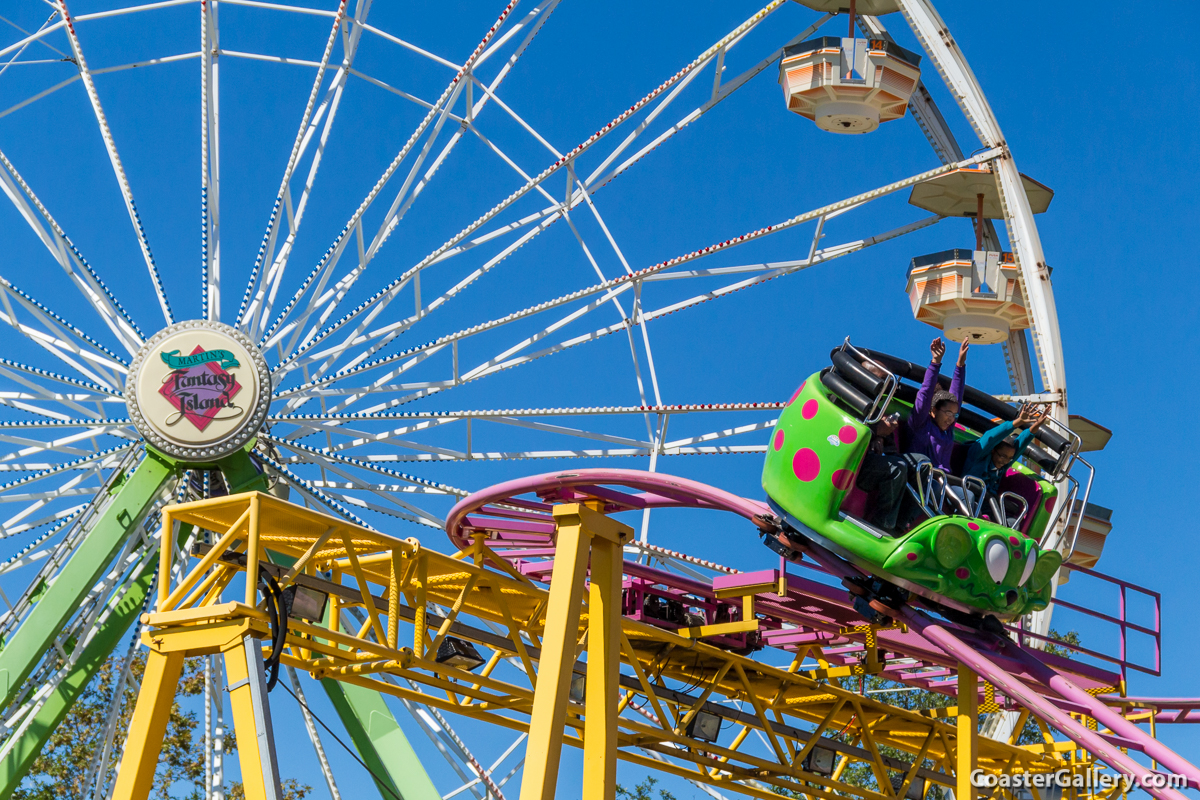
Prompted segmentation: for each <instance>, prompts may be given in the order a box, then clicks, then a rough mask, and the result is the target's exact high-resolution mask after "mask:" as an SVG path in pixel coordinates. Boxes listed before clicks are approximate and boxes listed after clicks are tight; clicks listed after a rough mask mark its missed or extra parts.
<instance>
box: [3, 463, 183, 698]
mask: <svg viewBox="0 0 1200 800" xmlns="http://www.w3.org/2000/svg"><path fill="white" fill-rule="evenodd" d="M175 471H176V466H175V464H174V463H173V462H171V461H169V460H167V459H165V458H163V457H162V456H159V455H157V454H156V453H153V452H151V451H149V450H147V451H146V457H145V458H143V459H142V463H141V464H139V465H138V467H137V469H135V470H134V471H133V474H132V475H130V476H129V479H128V480H126V481H125V483H124V484H122V485H121V486H120V488H119V489H117V491H116V494H115V496H114V497H113V498H112V500H111V501H110V502H109V504H108V507H107V508H105V509H104V510H103V511H102V512H101V514H100V516H99V519H97V520H96V522H95V524H94V525H93V526H92V529H91V530H90V531H88V532H87V534H86V535H85V536H84V539H83V541H82V542H81V543H80V544H79V547H78V549H76V551H75V552H74V553H73V554H72V555H71V558H70V559H69V560H68V561H67V563H66V564H65V565H63V568H62V569H61V570H60V571H59V573H58V575H57V576H56V577H55V578H54V582H53V583H51V584H50V586H49V587H48V588H47V589H46V591H45V594H43V595H42V597H41V598H40V599H39V600H38V601H37V604H36V605H34V607H33V609H32V610H31V611H30V612H29V615H28V616H27V617H26V618H25V620H24V621H23V622H22V623H21V626H20V627H19V628H17V630H16V632H15V633H14V634H13V637H12V639H11V640H10V641H9V642H8V643H7V644H6V645H5V646H4V649H3V650H0V707H4V706H7V705H8V704H9V703H11V702H12V700H13V698H14V697H15V696H16V694H17V692H18V691H20V689H21V685H22V684H24V683H25V679H26V678H28V677H29V674H30V673H31V672H33V669H34V667H36V666H37V665H38V663H39V662H40V661H41V660H42V656H43V655H44V654H45V653H46V650H47V649H48V648H49V647H50V645H51V643H52V642H53V641H54V640H55V639H56V638H57V637H58V635H59V633H61V632H62V629H63V626H64V625H66V623H67V621H68V620H69V619H71V617H72V616H73V615H74V614H75V611H76V609H78V608H79V604H80V603H81V602H82V601H83V598H84V597H85V596H87V593H88V592H90V591H91V590H92V587H93V586H95V585H96V581H97V580H98V579H99V578H100V576H101V575H102V574H103V573H104V571H105V570H106V569H108V567H109V565H110V564H111V563H112V560H113V559H114V558H116V556H117V553H119V552H120V550H121V547H122V546H123V545H124V544H125V541H126V540H127V539H128V538H129V537H130V536H131V535H132V534H133V532H134V531H135V530H137V528H138V526H139V525H141V524H142V522H143V521H144V520H145V519H146V514H147V513H148V512H149V510H150V506H151V505H152V504H153V503H154V500H155V498H157V497H158V496H159V492H161V491H162V488H163V486H164V485H165V484H166V483H167V481H168V480H170V479H171V477H172V476H173V475H174V474H175Z"/></svg>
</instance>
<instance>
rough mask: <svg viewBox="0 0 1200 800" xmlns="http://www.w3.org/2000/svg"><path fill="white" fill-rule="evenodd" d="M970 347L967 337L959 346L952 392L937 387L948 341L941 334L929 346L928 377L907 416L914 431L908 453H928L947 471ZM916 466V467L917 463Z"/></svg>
mask: <svg viewBox="0 0 1200 800" xmlns="http://www.w3.org/2000/svg"><path fill="white" fill-rule="evenodd" d="M970 348H971V344H970V343H969V342H968V341H967V340H965V339H964V340H963V343H962V346H961V347H960V348H959V349H958V362H957V363H956V364H955V367H954V375H953V377H952V378H951V379H950V391H948V392H947V391H946V390H945V389H942V388H940V387H939V386H938V373H939V372H940V371H941V368H942V356H944V355H945V354H946V343H945V342H943V341H942V340H941V338H940V337H939V338H937V339H934V340H933V342H932V343H931V344H930V345H929V352H930V354H931V356H932V358H931V360H930V362H929V368H928V369H926V370H925V380H924V381H923V382H922V383H921V389H920V390H919V391H918V392H917V399H916V402H915V403H913V411H912V414H910V415H909V417H908V428H909V431H910V434H911V437H910V439H909V444H908V455H910V456H913V455H917V456H925V457H926V458H928V459H929V461H930V462H932V464H933V466H935V467H937V468H938V469H940V470H944V471H946V472H949V471H950V454H951V453H952V452H953V450H954V421H955V420H957V419H958V409H959V406H961V405H962V398H963V385H964V384H965V383H966V375H967V351H968V350H969V349H970ZM913 466H914V467H915V466H916V463H915V462H913Z"/></svg>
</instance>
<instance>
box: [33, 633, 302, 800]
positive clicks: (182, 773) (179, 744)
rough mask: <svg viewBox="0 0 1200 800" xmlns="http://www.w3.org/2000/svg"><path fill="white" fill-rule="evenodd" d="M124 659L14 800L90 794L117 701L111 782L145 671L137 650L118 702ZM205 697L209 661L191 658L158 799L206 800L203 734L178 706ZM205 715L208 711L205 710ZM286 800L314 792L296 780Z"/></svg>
mask: <svg viewBox="0 0 1200 800" xmlns="http://www.w3.org/2000/svg"><path fill="white" fill-rule="evenodd" d="M121 662H122V658H121V657H119V656H114V657H112V658H109V660H108V661H107V662H105V664H104V666H102V667H101V668H100V672H99V674H98V675H97V676H96V678H95V679H94V680H92V682H91V683H90V684H88V686H87V688H86V689H85V690H84V692H83V694H82V695H81V696H80V698H79V699H78V701H77V702H76V703H75V705H74V706H72V708H71V710H70V712H68V714H67V716H66V718H65V719H64V720H63V721H62V723H61V724H60V725H59V726H58V728H57V729H56V730H55V731H54V733H53V734H51V736H50V739H49V740H48V741H47V742H46V746H45V747H44V748H43V749H42V752H41V754H40V755H39V756H38V757H37V759H36V760H35V761H34V763H33V768H32V769H31V770H30V773H29V775H28V776H27V777H26V778H25V780H24V781H22V782H21V785H20V786H18V787H17V789H16V791H14V792H13V794H12V798H13V800H75V798H81V797H84V796H86V793H87V791H88V788H89V787H86V786H84V785H83V784H84V781H86V780H87V775H88V771H89V767H90V766H91V764H92V762H93V760H94V758H95V757H96V756H97V750H98V749H99V748H101V747H103V746H104V726H105V724H106V722H107V720H108V713H109V710H110V709H111V708H112V704H113V703H114V702H119V703H120V704H121V710H120V712H119V714H118V717H117V726H116V730H117V732H118V733H117V738H116V741H115V742H114V747H113V750H114V752H113V753H112V754H111V756H110V757H109V765H108V770H107V774H106V775H105V779H106V780H107V781H111V780H112V779H113V776H114V775H115V773H116V766H117V764H118V763H119V761H120V757H121V744H122V742H121V732H123V731H127V730H128V729H129V722H130V719H131V718H132V716H133V709H134V705H135V704H136V703H137V693H138V687H139V686H140V685H141V679H142V675H143V673H144V672H145V670H146V651H144V650H141V649H138V650H137V651H135V653H134V656H133V662H132V664H131V665H130V671H129V679H128V681H126V684H125V686H124V687H123V690H122V691H121V693H120V696H119V697H115V696H114V694H115V691H114V690H115V688H116V682H117V680H118V678H119V677H120V670H121ZM203 692H204V661H203V659H200V658H189V659H187V660H186V661H185V662H184V667H183V674H182V676H181V677H180V681H179V688H178V690H177V691H176V693H175V702H174V703H173V704H172V706H171V717H170V720H169V722H168V723H167V731H166V735H165V736H164V737H163V747H162V753H161V755H160V756H159V759H158V767H157V769H156V770H155V773H154V788H153V789H152V796H154V797H156V798H161V799H162V800H200V798H203V796H204V732H203V730H202V728H201V724H202V723H201V721H200V720H199V719H198V718H197V713H196V711H193V710H184V709H183V708H182V707H181V706H180V700H181V699H184V698H194V697H197V696H198V695H201V694H203ZM201 713H202V712H201ZM236 749H237V742H236V740H235V739H234V737H233V730H232V729H229V730H228V731H227V732H226V737H225V753H226V756H227V757H228V756H230V755H232V754H233V753H234V752H235V751H236ZM284 784H285V785H284V795H283V796H284V799H285V800H304V797H305V796H306V795H307V794H308V793H309V792H310V791H312V787H311V786H306V785H303V784H300V783H298V782H297V781H295V780H291V779H289V780H287V781H285V782H284ZM226 796H227V797H229V798H231V800H242V798H244V797H245V792H244V791H243V790H242V785H241V784H240V783H234V784H232V785H231V786H230V787H229V790H228V791H227V792H226Z"/></svg>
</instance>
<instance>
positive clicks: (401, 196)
mask: <svg viewBox="0 0 1200 800" xmlns="http://www.w3.org/2000/svg"><path fill="white" fill-rule="evenodd" d="M558 3H559V0H543V2H542V3H541V4H539V5H538V6H536V7H535V8H533V9H532V10H530V12H529V13H528V14H527V15H526V16H525V18H524V19H523V20H521V21H519V22H517V23H515V24H514V25H512V26H510V28H509V29H508V30H507V31H506V32H505V33H504V34H502V35H501V36H500V37H499V38H497V39H496V41H495V42H493V43H492V44H490V45H489V46H488V48H487V49H486V50H485V51H484V52H483V53H482V55H480V57H479V59H478V60H477V61H476V62H475V65H474V67H473V68H472V69H471V70H469V71H467V72H466V78H467V81H468V82H467V84H466V86H465V90H466V93H467V100H466V105H467V112H466V116H465V118H464V119H463V124H464V125H466V126H468V127H469V128H470V129H471V130H472V131H473V132H475V133H476V135H480V134H479V131H478V128H477V127H476V126H475V124H474V123H475V120H477V119H478V118H479V115H480V113H482V111H483V109H484V107H485V106H486V105H487V103H488V101H489V100H496V102H497V104H499V103H500V101H499V99H498V98H497V97H496V96H495V94H494V91H495V90H496V89H497V88H499V86H500V84H501V83H502V82H503V81H504V79H505V78H506V77H507V76H508V74H509V72H510V71H511V70H512V67H513V66H514V65H515V64H516V63H517V60H518V59H520V57H521V56H522V55H523V54H524V52H525V50H526V48H527V47H528V46H529V43H530V42H531V41H533V38H534V37H535V36H536V35H537V34H538V32H539V31H540V30H541V29H542V26H543V25H545V23H546V21H547V20H549V18H550V15H551V14H552V13H553V12H554V9H555V8H557V7H558ZM526 26H529V28H530V29H529V32H528V33H527V34H526V35H525V38H524V39H523V40H522V42H521V43H520V45H518V47H517V48H516V51H515V52H514V53H513V54H512V55H511V56H510V57H509V58H508V60H507V61H506V62H505V64H504V66H503V67H501V69H500V71H499V73H498V74H497V75H496V77H494V78H493V79H492V81H491V83H490V84H488V85H485V84H483V83H480V82H479V81H478V79H477V78H476V77H475V69H478V67H479V66H480V65H482V64H483V63H484V62H485V61H486V60H487V59H488V58H489V57H491V56H492V55H493V54H494V53H496V52H497V51H498V50H499V49H500V48H502V47H503V46H504V45H505V44H506V43H507V42H508V41H509V39H511V38H512V37H513V36H515V35H516V34H517V33H519V32H520V31H521V30H522V29H523V28H524V27H526ZM474 85H478V86H479V87H481V88H483V89H484V92H485V96H484V97H481V98H480V99H479V100H478V101H476V102H474V103H472V102H471V87H472V86H474ZM453 104H454V101H453V100H451V101H450V102H449V103H448V104H447V106H446V108H445V109H444V110H443V112H442V115H441V117H440V118H439V120H438V123H437V128H438V129H440V127H441V126H442V124H443V123H444V122H445V120H446V116H447V114H448V113H449V107H450V106H451V105H453ZM462 134H463V129H462V127H461V126H460V127H459V129H458V130H456V131H455V132H454V133H453V134H452V135H451V137H450V141H449V142H447V143H446V144H445V145H444V146H443V147H442V151H441V153H439V154H438V156H437V158H436V159H434V162H433V165H432V166H431V167H430V168H429V170H427V171H426V173H425V174H424V175H423V176H422V177H421V178H420V179H419V180H417V181H416V183H415V184H414V183H413V181H414V179H415V178H416V175H417V172H418V170H419V169H420V167H421V164H422V162H423V161H424V160H425V158H426V156H427V154H428V151H429V148H430V146H431V145H432V144H433V141H434V139H436V137H437V129H435V131H434V132H433V133H432V134H431V135H430V136H429V138H428V140H427V141H426V144H425V149H424V150H423V151H422V153H421V154H420V156H419V157H418V158H417V159H416V161H415V163H414V164H413V166H412V167H411V168H410V170H409V175H408V178H407V179H406V180H405V182H404V185H403V186H402V187H401V189H400V191H399V192H398V193H397V195H396V199H395V200H394V201H393V202H392V206H391V208H390V209H389V210H388V213H387V215H386V216H385V218H384V221H383V224H381V225H380V228H379V231H378V232H377V233H376V234H375V236H374V238H373V239H372V240H371V243H370V245H369V246H368V247H367V250H366V253H365V254H364V256H363V258H362V259H360V263H359V266H358V267H357V268H356V269H355V270H354V271H352V272H351V274H350V275H349V276H347V278H348V280H347V281H346V282H345V285H344V288H343V287H341V285H340V286H339V293H338V294H337V295H336V296H335V297H334V298H333V300H332V301H331V302H329V303H328V304H327V305H326V306H325V308H324V310H323V312H322V315H321V317H320V318H319V319H318V321H317V325H318V326H323V325H324V324H325V323H326V322H327V321H328V319H329V316H330V315H331V314H332V313H333V310H334V309H335V308H336V306H337V305H338V303H340V301H341V299H342V297H344V296H345V292H346V291H347V290H348V289H349V287H350V286H351V285H353V283H354V281H355V280H357V277H358V276H359V275H361V274H362V270H363V269H364V268H365V267H366V265H367V263H368V262H370V261H371V260H372V259H373V258H374V257H375V256H376V254H377V253H378V252H379V248H380V247H382V246H383V244H384V242H385V241H387V238H388V237H389V236H390V235H391V233H392V231H394V230H395V228H396V225H397V224H399V222H400V220H402V219H403V218H404V215H405V213H407V211H408V209H409V208H410V207H411V206H412V204H413V202H414V201H415V200H416V198H417V196H418V195H420V194H421V192H422V191H424V189H425V187H426V186H428V184H429V181H430V180H431V178H432V177H433V174H434V173H435V172H436V171H437V169H438V167H439V166H440V165H441V164H442V163H443V162H444V161H445V159H446V157H447V156H448V155H449V154H450V152H451V150H453V149H454V147H455V145H457V144H458V142H459V140H460V139H461V138H462ZM510 163H511V162H510ZM523 177H524V178H525V179H526V180H528V179H529V178H528V176H526V175H523ZM410 185H411V186H412V192H411V194H408V196H407V197H405V194H406V192H407V191H408V188H409V186H410ZM547 199H549V200H550V201H551V202H553V198H550V197H547ZM401 201H403V204H401ZM311 333H314V334H315V333H316V331H312V332H311ZM294 346H295V339H293V342H292V344H291V347H289V348H288V349H289V350H290V349H292V348H293V347H294Z"/></svg>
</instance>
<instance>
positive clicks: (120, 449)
mask: <svg viewBox="0 0 1200 800" xmlns="http://www.w3.org/2000/svg"><path fill="white" fill-rule="evenodd" d="M135 444H136V442H130V443H128V444H121V445H117V446H115V447H109V448H107V449H105V450H101V451H99V452H96V453H90V454H88V455H86V456H83V457H81V458H77V459H74V460H72V461H66V462H63V463H60V464H53V465H50V464H36V465H35V464H19V465H18V464H9V465H6V467H7V470H6V471H9V470H17V471H31V472H33V474H32V475H27V476H25V477H24V478H18V479H17V480H14V481H9V482H7V483H3V484H0V493H3V492H7V491H10V490H12V489H16V488H17V487H20V486H26V485H28V484H30V483H34V482H36V481H40V480H44V479H45V478H49V477H53V476H55V475H58V474H60V473H62V472H67V471H70V470H77V469H84V470H92V469H96V468H100V469H103V468H106V467H110V466H113V465H115V464H116V463H117V462H118V461H120V460H121V459H120V458H119V457H120V456H123V455H124V454H125V453H127V452H128V451H129V450H131V449H132V448H133V447H134V445H135ZM96 462H100V463H99V464H97V463H96Z"/></svg>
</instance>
